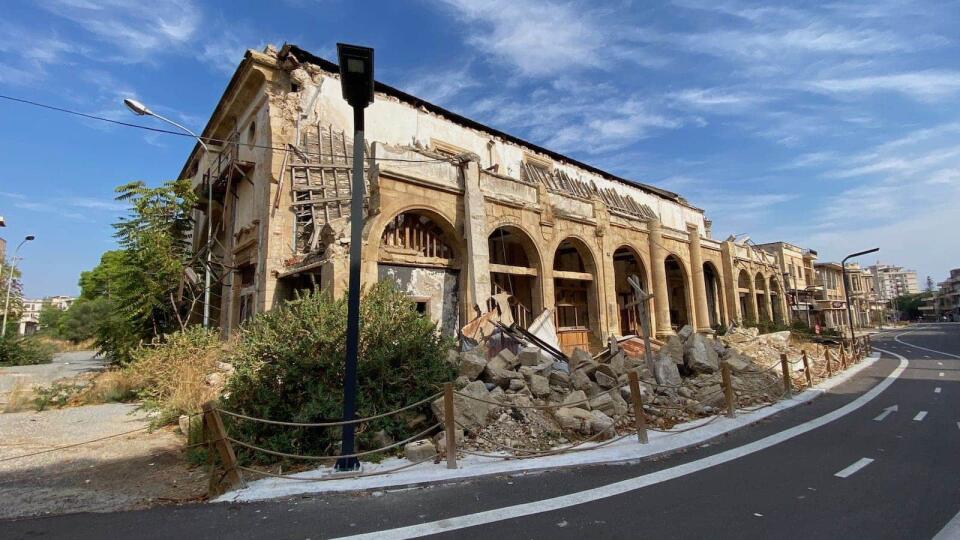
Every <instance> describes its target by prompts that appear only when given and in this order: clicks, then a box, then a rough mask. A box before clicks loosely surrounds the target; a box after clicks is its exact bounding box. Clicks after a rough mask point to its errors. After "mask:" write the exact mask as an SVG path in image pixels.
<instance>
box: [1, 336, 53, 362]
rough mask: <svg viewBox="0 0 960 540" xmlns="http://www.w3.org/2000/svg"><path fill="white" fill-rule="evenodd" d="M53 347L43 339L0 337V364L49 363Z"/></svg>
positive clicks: (51, 358)
mask: <svg viewBox="0 0 960 540" xmlns="http://www.w3.org/2000/svg"><path fill="white" fill-rule="evenodd" d="M55 349H56V348H55V347H54V346H53V345H52V344H50V343H48V342H46V341H43V340H39V339H31V338H18V337H12V336H6V337H0V366H32V365H35V364H49V363H50V362H51V361H52V360H53V353H54V352H56V351H55Z"/></svg>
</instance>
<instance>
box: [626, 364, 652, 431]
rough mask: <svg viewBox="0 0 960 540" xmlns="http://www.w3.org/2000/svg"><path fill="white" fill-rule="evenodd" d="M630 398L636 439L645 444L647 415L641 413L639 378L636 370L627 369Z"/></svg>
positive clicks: (641, 397) (641, 399) (641, 398)
mask: <svg viewBox="0 0 960 540" xmlns="http://www.w3.org/2000/svg"><path fill="white" fill-rule="evenodd" d="M627 378H628V379H629V380H630V399H631V401H633V418H634V421H635V422H636V425H637V440H638V441H640V444H647V442H648V439H647V416H646V415H645V414H644V413H643V395H642V394H640V378H639V377H637V372H636V371H633V370H631V371H629V372H628V373H627Z"/></svg>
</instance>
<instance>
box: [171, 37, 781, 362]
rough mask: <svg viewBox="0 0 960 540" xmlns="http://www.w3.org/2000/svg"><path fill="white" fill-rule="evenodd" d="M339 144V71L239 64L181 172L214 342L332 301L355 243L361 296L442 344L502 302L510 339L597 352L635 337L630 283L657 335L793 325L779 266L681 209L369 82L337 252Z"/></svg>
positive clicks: (296, 60)
mask: <svg viewBox="0 0 960 540" xmlns="http://www.w3.org/2000/svg"><path fill="white" fill-rule="evenodd" d="M351 131H352V116H351V113H350V109H349V107H348V105H347V104H346V103H345V102H344V101H343V99H342V98H341V90H340V81H339V76H338V74H337V73H336V68H335V66H333V65H332V64H330V63H329V62H326V61H323V60H320V59H318V58H315V57H313V56H311V55H309V53H306V52H304V51H302V50H300V49H297V48H295V47H285V48H284V49H283V50H282V51H275V50H272V49H269V48H268V50H267V51H265V52H264V53H257V52H254V51H248V53H247V55H246V57H245V59H244V61H243V63H242V64H241V65H240V66H239V68H238V70H237V72H236V74H235V75H234V77H233V79H232V80H231V82H230V85H229V86H228V88H227V90H226V92H225V93H224V96H223V97H222V98H221V101H220V103H219V105H218V107H217V109H216V111H215V112H214V114H213V116H212V117H211V119H210V122H209V124H208V125H207V127H206V129H205V130H204V136H207V137H214V138H218V139H224V140H225V141H227V142H225V143H224V144H223V145H222V147H221V152H220V154H213V153H211V154H205V153H204V152H203V151H202V149H200V148H197V149H195V150H194V152H193V154H191V156H190V158H189V159H188V161H187V163H186V165H185V166H184V169H183V172H182V173H181V176H182V177H189V178H192V179H193V181H194V183H195V185H196V186H197V188H198V193H199V192H205V191H204V190H205V184H204V183H205V182H206V181H207V179H211V180H212V181H213V182H214V186H215V196H214V204H213V205H212V211H211V212H206V208H204V209H203V210H204V212H201V215H198V216H197V217H198V220H197V223H198V224H201V225H202V224H203V223H205V219H206V215H205V214H206V213H209V214H211V215H212V218H213V220H214V223H215V224H217V230H218V236H217V243H216V244H215V253H216V254H217V258H218V260H219V261H221V262H222V263H223V264H224V268H225V269H226V270H225V271H224V272H223V273H222V275H223V277H222V278H221V279H220V283H221V287H220V290H219V292H220V293H221V294H220V295H219V298H218V304H219V308H220V310H218V312H216V313H215V315H216V318H217V319H218V320H219V322H220V325H221V327H222V328H223V329H224V331H225V332H230V331H231V330H232V329H233V328H235V327H236V326H237V324H239V323H240V322H242V320H243V319H244V318H246V317H247V316H249V315H250V314H252V313H256V312H260V311H263V310H268V309H271V308H272V307H274V306H276V305H277V304H278V303H279V302H282V301H284V300H285V299H288V298H292V297H293V296H294V294H295V291H296V290H298V289H316V288H319V289H323V290H328V291H330V292H332V293H333V294H341V293H343V292H344V291H345V290H346V286H347V262H346V258H347V252H348V248H349V244H350V242H353V241H361V242H362V243H363V244H362V258H363V262H362V279H363V282H364V283H365V284H370V283H373V282H374V281H376V280H379V279H392V280H394V281H395V282H397V283H398V285H399V286H400V288H401V289H402V290H405V291H406V292H408V294H410V296H411V297H412V299H413V300H414V301H415V302H417V309H419V310H421V311H423V312H424V314H425V315H426V316H429V317H431V318H432V319H433V320H435V321H436V322H437V323H438V324H439V326H440V327H441V328H442V329H443V330H444V331H446V332H455V331H456V330H457V329H458V328H459V326H462V325H463V324H465V323H466V322H467V321H469V320H471V319H473V318H474V317H476V316H477V315H478V314H480V313H482V312H485V311H486V310H487V309H488V308H489V307H491V306H493V305H495V304H496V302H498V300H496V299H494V298H491V297H493V296H495V295H496V294H497V293H498V292H508V293H512V299H510V300H509V301H506V300H504V301H506V302H508V303H509V307H508V309H510V310H512V313H513V316H514V318H515V319H516V320H517V322H518V324H526V323H527V322H529V321H531V320H532V319H533V318H534V317H536V316H537V315H539V314H540V313H541V312H542V311H543V310H544V309H550V310H554V312H553V317H554V320H555V324H556V326H557V327H558V329H559V332H560V342H561V344H562V345H563V346H564V347H565V348H568V349H569V348H572V347H574V346H578V345H579V346H581V347H589V346H597V345H599V344H600V343H602V342H603V341H604V340H605V339H606V337H607V336H609V335H611V334H617V335H621V334H627V333H638V332H639V323H638V321H636V320H635V318H636V315H635V311H634V310H632V309H630V308H629V307H628V306H627V305H626V304H628V303H629V302H631V301H632V299H633V294H632V289H631V288H630V287H629V285H627V281H626V278H627V276H629V275H637V276H638V277H639V278H640V281H641V283H642V285H643V288H644V289H645V290H646V291H647V292H652V293H653V296H654V299H653V305H652V308H651V310H650V318H651V328H654V329H655V330H656V333H657V334H658V335H660V336H668V335H671V334H672V333H673V332H674V331H675V330H676V329H679V328H680V327H682V326H684V325H687V324H690V325H692V326H693V327H694V328H696V329H697V330H700V331H709V330H710V329H711V328H713V327H716V326H717V325H729V324H730V323H731V322H733V321H743V320H745V319H755V318H757V315H758V314H759V315H760V318H764V314H766V318H774V319H776V318H777V316H778V313H779V314H785V313H787V309H786V303H785V296H784V294H783V292H782V290H783V289H782V286H781V285H780V280H781V278H780V274H779V271H778V270H779V269H778V266H777V264H776V261H775V260H774V259H773V257H771V256H769V255H768V254H765V253H763V252H760V251H759V250H756V249H753V248H752V247H751V246H749V245H745V244H740V243H736V242H734V241H732V240H727V241H724V242H718V241H715V240H713V239H711V238H709V221H707V220H705V219H704V213H703V211H702V210H700V209H698V208H695V207H693V206H691V205H690V204H688V203H687V202H686V201H685V200H684V199H683V198H682V197H680V196H679V195H676V194H674V193H670V192H668V191H665V190H661V189H658V188H655V187H653V186H645V185H642V184H636V183H632V182H630V181H626V180H623V179H620V178H618V177H615V176H613V175H611V174H609V173H605V172H603V171H600V170H598V169H596V168H593V167H591V166H589V165H586V164H582V163H579V162H577V161H575V160H573V159H571V158H567V157H565V156H562V155H559V154H556V153H554V152H551V151H549V150H547V149H543V148H539V147H537V146H535V145H533V144H532V143H528V142H525V141H522V140H520V139H518V138H516V137H513V136H510V135H507V134H505V133H501V132H499V131H496V130H494V129H492V128H488V127H486V126H482V125H480V124H478V123H476V122H474V121H471V120H468V119H465V118H462V117H459V116H458V115H456V114H454V113H452V112H449V111H445V110H443V109H441V108H439V107H437V106H435V105H432V104H429V103H426V102H423V101H421V100H419V99H417V98H415V97H413V96H409V95H407V94H404V93H402V92H399V91H397V90H395V89H392V88H390V87H387V86H384V85H380V84H378V85H377V92H376V96H375V102H374V103H373V104H372V105H371V106H370V108H369V109H368V110H367V120H366V148H365V152H366V156H367V158H368V161H367V163H366V179H367V193H366V195H367V198H366V200H367V208H366V213H365V223H364V233H363V238H360V239H354V238H349V227H348V226H347V224H348V222H349V215H348V210H349V204H348V201H349V195H350V193H349V189H350V187H349V182H348V181H347V180H345V179H347V178H348V176H346V175H347V174H348V172H349V169H350V165H351V162H350V159H349V157H350V156H351V155H352V147H353V141H352V137H351V136H350V133H351ZM203 240H204V238H203V235H202V234H201V230H200V226H198V231H197V233H196V234H195V242H196V244H197V245H198V246H199V245H201V244H202V241H203ZM741 276H747V279H746V280H745V281H743V283H744V284H746V285H747V286H746V288H745V289H740V288H739V287H738V285H739V282H738V280H739V279H740V278H741ZM758 283H759V284H760V286H759V287H758V286H757V284H758ZM744 291H745V294H747V295H748V296H749V298H747V297H746V296H741V294H743V293H744ZM503 298H505V297H503ZM503 298H501V300H503ZM503 306H507V304H503ZM745 308H746V309H745Z"/></svg>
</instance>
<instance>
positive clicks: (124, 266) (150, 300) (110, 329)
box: [74, 180, 196, 363]
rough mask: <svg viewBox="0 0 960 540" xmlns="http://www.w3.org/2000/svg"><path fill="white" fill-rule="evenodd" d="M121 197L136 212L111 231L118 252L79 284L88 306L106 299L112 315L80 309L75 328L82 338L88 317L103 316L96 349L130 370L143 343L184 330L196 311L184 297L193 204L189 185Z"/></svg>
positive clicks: (138, 187)
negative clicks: (136, 350) (191, 315)
mask: <svg viewBox="0 0 960 540" xmlns="http://www.w3.org/2000/svg"><path fill="white" fill-rule="evenodd" d="M116 191H117V193H118V196H117V200H119V201H124V202H127V203H129V204H130V207H131V208H130V213H129V215H128V216H127V217H124V218H121V219H120V221H119V222H118V223H116V224H114V228H115V230H116V232H115V234H114V236H115V237H116V238H117V240H118V242H119V244H120V247H121V249H120V250H119V251H115V252H107V253H104V255H103V257H102V258H101V260H100V264H99V265H98V266H97V267H96V268H94V269H93V270H91V271H90V272H84V274H82V275H81V277H80V287H81V290H82V294H81V296H82V297H83V298H85V299H88V300H92V299H95V298H101V297H102V298H107V299H108V300H109V302H111V304H109V305H110V306H112V307H111V309H109V310H108V309H106V308H105V307H104V306H106V305H107V304H99V305H97V306H89V309H88V308H82V310H83V317H80V315H81V312H80V311H78V313H77V315H78V318H77V320H75V321H74V322H75V323H76V324H75V327H74V328H75V329H76V331H77V333H76V334H75V335H82V334H83V328H85V327H86V325H85V324H84V322H83V321H85V320H86V317H87V316H90V315H91V314H93V313H96V314H99V315H101V316H105V318H104V319H103V320H101V322H100V323H98V324H97V325H96V326H97V330H96V337H97V346H98V347H99V348H100V349H101V350H102V351H103V352H104V353H106V354H107V355H108V356H110V357H111V358H112V359H113V360H114V361H116V362H120V363H125V362H127V361H128V360H129V359H130V358H131V352H132V351H133V350H134V349H135V348H136V347H137V346H138V345H139V344H140V343H142V342H145V341H151V340H154V339H158V338H161V337H162V336H163V335H164V334H166V333H169V332H172V331H175V330H178V329H181V328H183V327H184V321H185V320H186V318H187V316H188V315H189V312H190V310H191V308H192V306H191V305H190V303H189V302H188V301H184V300H183V298H184V294H183V293H184V291H186V292H191V291H192V289H191V287H189V284H185V283H184V272H185V270H186V268H187V267H188V266H189V265H190V264H191V263H193V262H194V261H193V260H192V259H191V257H190V255H191V253H190V251H191V249H190V248H191V246H190V234H189V233H190V230H191V227H192V219H191V217H190V214H191V211H192V210H193V207H194V205H195V203H196V196H195V195H194V193H193V191H192V189H191V187H190V182H189V181H188V180H174V181H170V182H167V183H165V184H163V185H161V186H159V187H155V188H151V187H147V186H146V184H144V183H143V182H131V183H128V184H124V185H122V186H120V187H118V188H117V189H116ZM194 300H195V296H194Z"/></svg>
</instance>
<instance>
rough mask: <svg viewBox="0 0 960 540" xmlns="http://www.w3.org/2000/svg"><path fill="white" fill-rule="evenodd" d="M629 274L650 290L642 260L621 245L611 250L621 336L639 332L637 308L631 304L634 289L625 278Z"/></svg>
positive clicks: (638, 333) (645, 289) (632, 251)
mask: <svg viewBox="0 0 960 540" xmlns="http://www.w3.org/2000/svg"><path fill="white" fill-rule="evenodd" d="M630 276H637V278H638V279H639V280H640V286H641V287H643V289H644V291H646V292H647V293H649V292H650V289H649V287H648V285H647V271H646V269H645V268H644V266H643V261H642V260H640V257H639V256H638V255H637V253H636V252H635V251H634V250H633V249H631V248H629V247H627V246H623V247H621V248H619V249H617V250H616V251H614V252H613V279H614V288H615V289H616V293H617V313H618V314H619V319H620V326H619V328H620V335H621V336H626V335H630V334H634V335H640V334H641V327H640V326H641V325H640V320H639V319H638V318H637V308H636V306H634V305H631V304H632V303H633V302H634V291H633V287H631V286H630V283H629V282H627V278H628V277H630ZM648 322H649V321H648Z"/></svg>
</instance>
